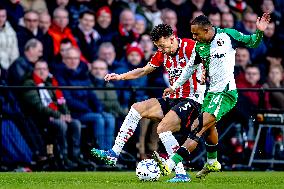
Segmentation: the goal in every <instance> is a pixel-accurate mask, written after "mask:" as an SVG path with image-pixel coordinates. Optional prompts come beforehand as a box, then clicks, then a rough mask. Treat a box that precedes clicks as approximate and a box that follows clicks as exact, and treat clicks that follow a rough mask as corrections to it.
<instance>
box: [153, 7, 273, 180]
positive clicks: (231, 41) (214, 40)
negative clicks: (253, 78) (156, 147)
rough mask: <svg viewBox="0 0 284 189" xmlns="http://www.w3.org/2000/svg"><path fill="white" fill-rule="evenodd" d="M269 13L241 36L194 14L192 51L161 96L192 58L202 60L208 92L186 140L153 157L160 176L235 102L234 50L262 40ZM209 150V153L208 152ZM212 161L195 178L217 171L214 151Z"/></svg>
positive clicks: (188, 70)
mask: <svg viewBox="0 0 284 189" xmlns="http://www.w3.org/2000/svg"><path fill="white" fill-rule="evenodd" d="M269 21H270V15H269V14H268V13H264V14H263V16H262V17H261V18H260V17H259V18H258V19H257V21H256V27H257V30H256V33H255V34H253V35H244V34H242V33H240V32H238V31H237V30H234V29H228V28H225V29H220V28H216V27H213V26H212V24H211V23H210V21H209V20H208V18H207V17H206V16H204V15H201V16H198V17H196V18H195V19H194V20H193V21H192V23H191V32H192V34H193V39H194V40H196V41H197V43H196V46H195V51H194V52H193V53H192V56H191V58H190V61H191V63H189V64H187V66H186V68H185V69H184V70H183V73H182V74H181V76H180V77H179V79H178V80H176V81H175V83H174V84H173V85H172V86H170V87H169V88H167V89H165V91H164V95H165V94H168V93H172V92H173V91H174V90H175V89H176V88H178V87H179V86H180V85H182V84H183V83H184V82H185V81H186V80H187V79H188V78H189V77H190V76H191V75H192V73H193V71H194V70H195V69H196V67H197V66H196V65H194V62H198V61H195V59H201V61H202V62H203V64H204V66H205V69H206V71H207V74H208V75H209V78H210V83H209V91H208V93H207V95H206V97H205V99H204V102H203V105H202V112H203V113H202V114H201V115H200V116H199V117H198V118H197V119H196V120H195V121H194V122H193V124H192V126H191V133H190V134H189V136H188V139H187V140H186V141H185V143H184V144H183V145H182V146H181V147H180V148H179V149H178V150H177V151H176V153H174V154H173V155H172V156H171V157H170V158H169V159H168V160H167V161H162V158H160V157H159V154H158V153H157V152H154V154H153V158H154V159H155V160H156V161H157V163H158V165H159V167H160V169H161V172H162V175H167V174H169V173H170V172H171V170H172V169H173V168H174V166H175V165H176V164H177V163H179V162H181V161H182V160H188V159H189V158H190V153H191V152H192V151H193V150H194V149H195V148H196V146H197V145H198V143H199V139H200V137H201V136H203V135H204V134H205V133H206V131H207V129H208V128H210V127H212V126H214V127H215V125H216V122H217V121H219V120H220V119H221V118H222V117H223V116H224V115H225V114H226V113H228V112H229V111H230V110H231V109H232V108H233V107H234V106H235V104H236V102H237V99H238V93H237V90H236V83H235V79H234V65H235V52H236V51H235V49H236V48H237V47H240V46H246V47H250V48H256V47H257V46H258V45H259V43H260V42H261V40H262V37H263V31H264V30H265V29H266V28H267V25H268V23H269ZM208 153H210V152H208ZM210 156H211V157H210V159H211V161H207V162H206V163H205V165H204V167H203V169H202V170H201V171H199V172H198V173H197V175H196V177H197V178H201V177H205V176H206V175H207V174H208V173H209V172H213V171H218V170H220V168H221V165H220V164H219V163H218V162H217V160H216V161H214V159H216V158H217V153H216V152H215V153H212V154H211V155H210Z"/></svg>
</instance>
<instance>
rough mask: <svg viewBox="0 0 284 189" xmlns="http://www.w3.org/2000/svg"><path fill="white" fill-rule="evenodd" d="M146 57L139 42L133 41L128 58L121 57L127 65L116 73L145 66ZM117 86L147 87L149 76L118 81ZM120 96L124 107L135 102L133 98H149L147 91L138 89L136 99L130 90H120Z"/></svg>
mask: <svg viewBox="0 0 284 189" xmlns="http://www.w3.org/2000/svg"><path fill="white" fill-rule="evenodd" d="M143 57H144V53H143V51H142V49H141V48H140V47H139V46H138V45H137V43H133V44H132V45H130V46H128V47H127V50H126V58H123V59H121V61H120V64H121V65H125V66H120V67H118V68H117V69H115V70H114V73H117V74H120V73H125V72H128V71H130V70H133V69H135V68H139V67H143V66H144V62H143V61H142V60H143ZM115 86H118V87H146V86H147V77H141V78H138V79H134V80H128V81H117V82H116V84H115ZM118 96H119V100H120V103H121V104H122V106H123V107H129V105H131V104H133V103H134V102H133V100H134V101H135V102H136V101H143V100H145V99H146V98H147V95H146V94H145V91H142V90H141V91H136V96H135V99H131V98H130V97H131V93H130V91H118Z"/></svg>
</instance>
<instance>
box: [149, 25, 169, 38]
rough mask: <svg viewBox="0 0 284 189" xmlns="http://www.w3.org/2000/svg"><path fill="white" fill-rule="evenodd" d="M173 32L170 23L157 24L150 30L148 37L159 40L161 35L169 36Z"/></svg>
mask: <svg viewBox="0 0 284 189" xmlns="http://www.w3.org/2000/svg"><path fill="white" fill-rule="evenodd" d="M173 33H174V32H173V29H172V27H171V26H170V25H167V24H159V25H157V26H155V27H154V29H153V30H152V31H151V33H150V37H151V40H152V41H159V39H160V38H161V37H170V36H171V35H173Z"/></svg>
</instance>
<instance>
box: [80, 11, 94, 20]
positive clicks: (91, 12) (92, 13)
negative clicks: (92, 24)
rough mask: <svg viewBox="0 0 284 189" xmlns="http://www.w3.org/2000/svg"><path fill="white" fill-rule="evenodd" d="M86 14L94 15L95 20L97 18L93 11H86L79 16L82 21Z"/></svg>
mask: <svg viewBox="0 0 284 189" xmlns="http://www.w3.org/2000/svg"><path fill="white" fill-rule="evenodd" d="M85 14H89V15H92V16H93V17H94V18H96V16H95V15H96V14H95V12H94V11H92V10H85V11H83V12H81V13H80V14H79V19H82V18H83V17H84V15H85Z"/></svg>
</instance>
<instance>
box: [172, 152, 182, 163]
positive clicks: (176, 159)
mask: <svg viewBox="0 0 284 189" xmlns="http://www.w3.org/2000/svg"><path fill="white" fill-rule="evenodd" d="M172 160H173V161H174V162H175V163H176V164H178V163H179V162H182V160H183V158H182V157H181V156H180V155H178V154H175V155H174V156H173V157H172Z"/></svg>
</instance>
